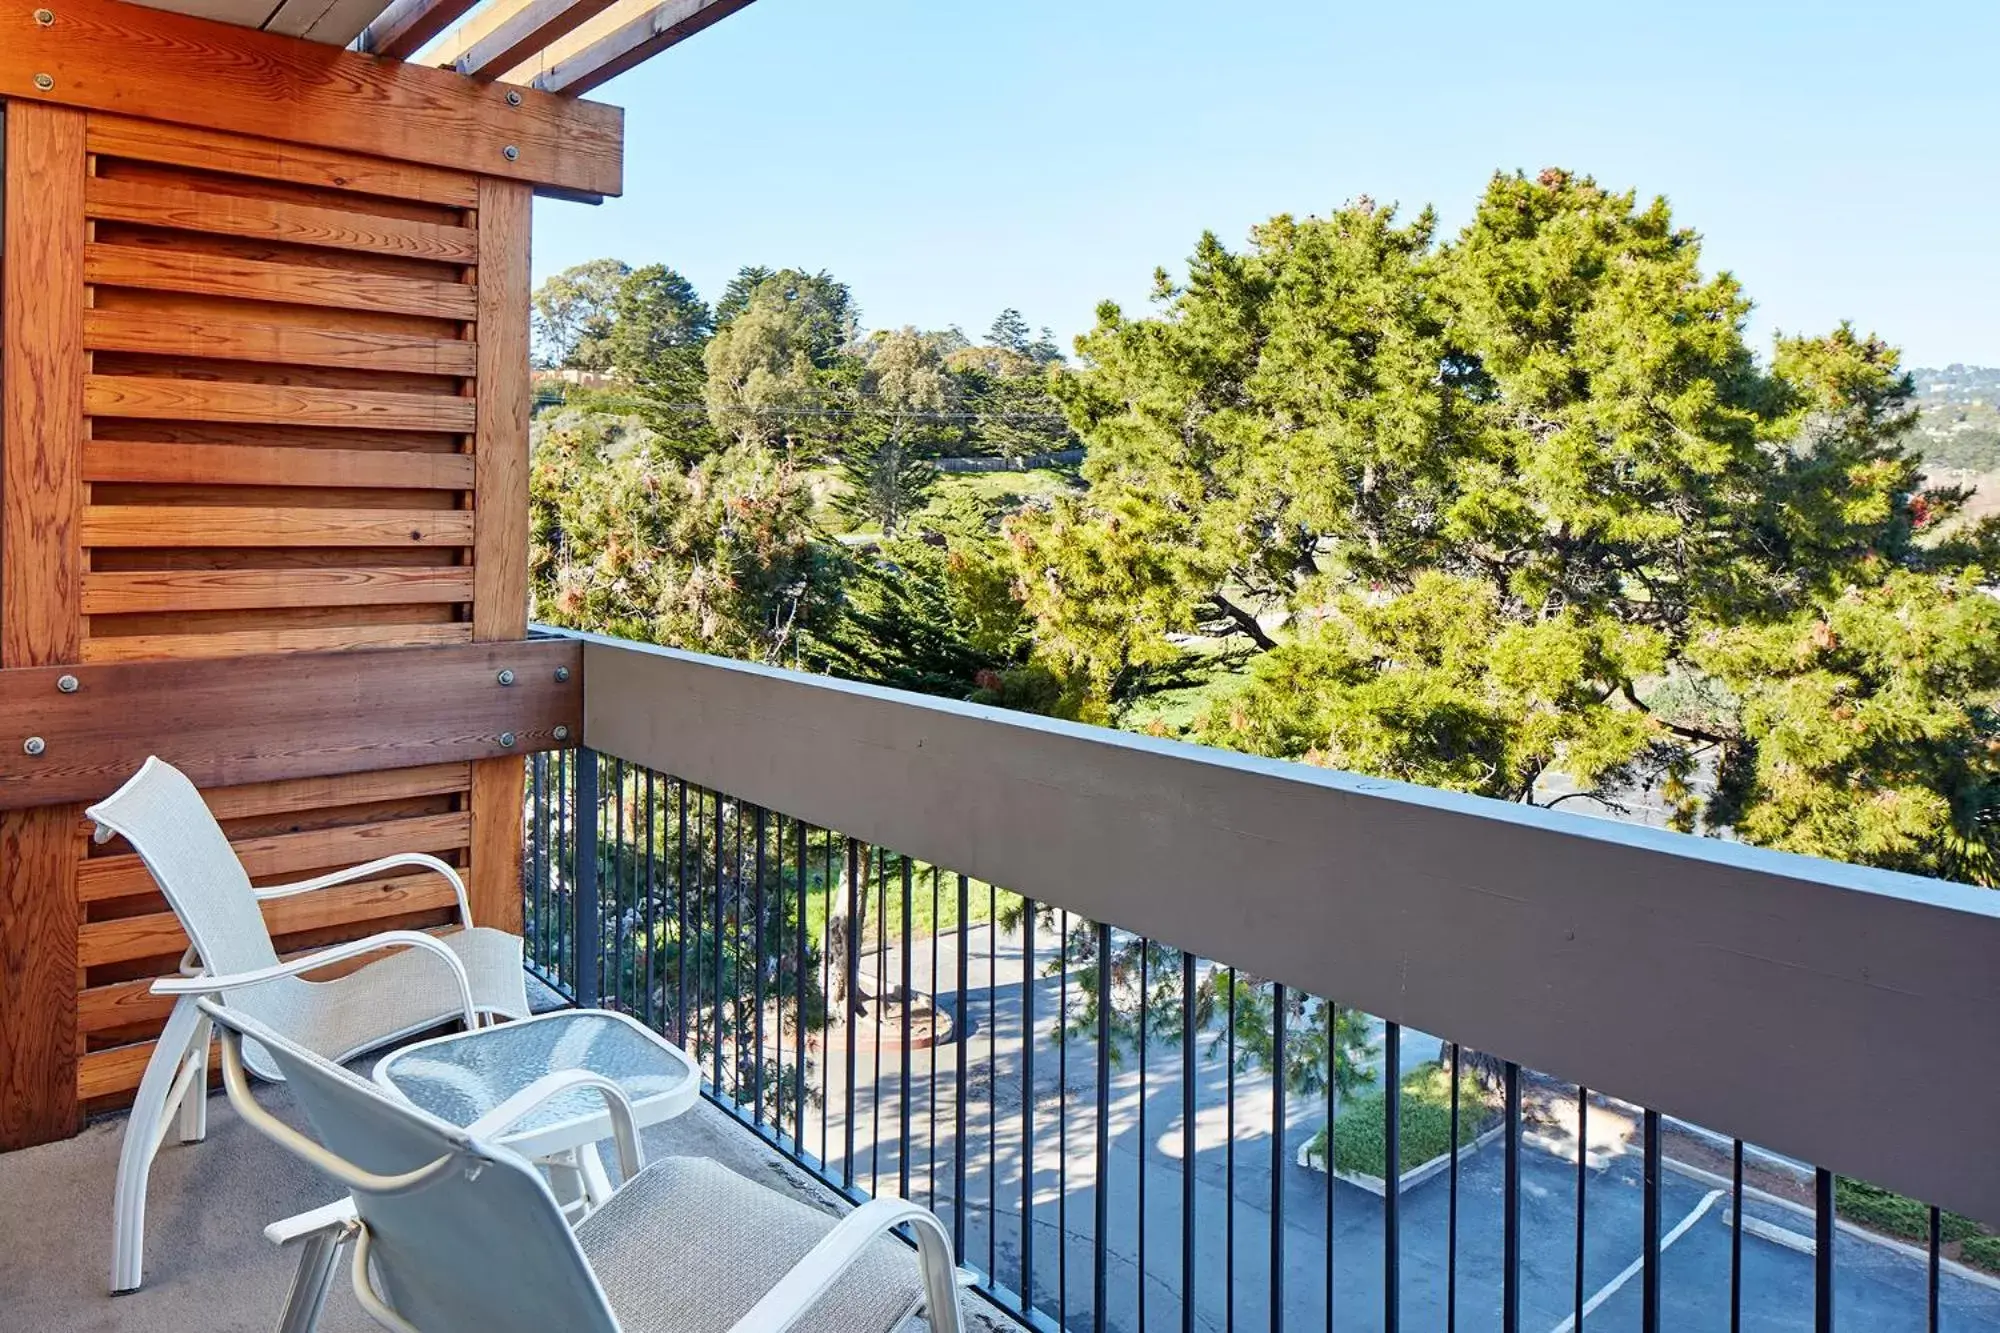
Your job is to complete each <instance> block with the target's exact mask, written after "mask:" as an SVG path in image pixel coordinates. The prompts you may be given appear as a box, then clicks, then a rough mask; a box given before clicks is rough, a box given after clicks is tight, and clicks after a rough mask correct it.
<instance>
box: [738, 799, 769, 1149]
mask: <svg viewBox="0 0 2000 1333" xmlns="http://www.w3.org/2000/svg"><path fill="white" fill-rule="evenodd" d="M751 820H752V828H753V836H755V838H756V839H757V850H756V852H755V853H754V854H753V856H752V861H751V864H752V867H753V869H752V871H751V873H752V874H753V875H754V876H755V877H756V878H755V880H754V881H753V883H752V886H751V890H750V892H751V895H752V896H751V906H750V916H751V922H750V1016H751V1017H750V1021H751V1030H752V1032H753V1033H755V1037H754V1039H753V1040H754V1041H755V1043H756V1044H755V1045H754V1046H753V1047H751V1054H750V1071H751V1072H750V1095H751V1096H752V1097H753V1098H755V1099H756V1105H755V1106H754V1107H753V1108H752V1109H751V1112H750V1123H751V1124H753V1125H756V1126H757V1127H758V1128H760V1129H761V1128H763V1125H764V842H765V833H766V831H767V825H766V820H765V817H764V807H763V806H761V805H760V806H758V807H757V811H756V813H755V814H754V815H752V816H751ZM738 831H739V832H741V828H740V826H739V828H738ZM736 991H737V993H738V994H739V995H740V994H742V992H743V983H742V981H741V980H739V981H738V982H737V983H736Z"/></svg>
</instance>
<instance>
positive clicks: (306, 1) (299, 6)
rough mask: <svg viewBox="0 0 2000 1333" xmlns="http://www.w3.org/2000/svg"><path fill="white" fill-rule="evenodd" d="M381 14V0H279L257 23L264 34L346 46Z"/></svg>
mask: <svg viewBox="0 0 2000 1333" xmlns="http://www.w3.org/2000/svg"><path fill="white" fill-rule="evenodd" d="M381 12H382V0H280V3H279V5H278V7H277V9H276V11H274V12H273V13H272V14H271V15H270V16H269V17H267V18H266V19H265V20H264V21H263V22H262V23H261V24H259V25H257V26H259V27H261V28H262V29H263V30H264V31H265V32H275V33H282V34H283V35H285V36H287V37H303V38H305V40H307V41H309V42H324V43H326V44H327V45H329V46H346V45H347V44H348V43H349V42H351V41H353V40H354V39H355V38H356V37H359V36H360V35H361V31H362V29H364V28H366V27H367V26H368V24H369V23H370V22H371V21H372V20H373V19H374V18H375V16H376V15H377V14H379V13H381Z"/></svg>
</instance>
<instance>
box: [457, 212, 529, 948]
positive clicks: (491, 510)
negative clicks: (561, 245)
mask: <svg viewBox="0 0 2000 1333" xmlns="http://www.w3.org/2000/svg"><path fill="white" fill-rule="evenodd" d="M530 204H531V200H530V199H529V196H528V192H527V191H526V190H525V189H523V188H522V187H521V186H519V185H516V184H513V183H511V182H506V181H495V180H483V181H481V182H480V187H479V252H480V256H481V259H480V267H479V347H480V354H479V355H480V366H479V378H478V382H477V384H476V386H475V399H474V401H475V402H476V403H477V404H478V415H477V425H476V428H475V434H474V436H473V447H472V456H473V459H474V460H475V462H476V464H477V467H478V495H479V511H478V512H479V519H478V522H477V524H476V525H475V531H474V544H473V569H474V571H475V574H474V596H473V603H472V626H473V636H474V637H475V638H477V639H481V640H506V639H518V638H520V637H521V636H522V635H524V634H526V633H527V629H528V415H529V403H528V376H527V373H526V366H527V364H528V296H529V267H528V256H529V237H530V217H529V214H530ZM526 791H527V769H526V766H525V764H524V763H523V761H522V760H520V759H518V758H506V759H489V760H484V761H482V762H480V763H478V764H475V765H473V771H472V799H471V804H472V829H473V850H472V879H471V882H470V885H469V889H470V893H471V899H472V919H473V920H474V921H477V922H479V923H480V924H482V925H488V926H494V927H497V928H499V929H502V930H511V931H519V930H520V929H521V916H522V905H521V855H522V827H523V821H522V815H521V806H522V801H523V799H524V798H525V795H526Z"/></svg>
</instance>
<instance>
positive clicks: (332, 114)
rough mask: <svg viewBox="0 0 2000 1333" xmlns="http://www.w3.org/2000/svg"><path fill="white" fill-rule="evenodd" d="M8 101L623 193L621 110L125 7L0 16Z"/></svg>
mask: <svg viewBox="0 0 2000 1333" xmlns="http://www.w3.org/2000/svg"><path fill="white" fill-rule="evenodd" d="M38 13H39V14H46V15H48V16H49V21H48V22H46V23H44V22H41V21H39V20H38V19H37V17H36V16H37V14H38ZM0 98H18V99H21V100H24V101H34V102H46V103H55V104H59V105H65V106H72V107H77V108H80V109H83V110H87V111H110V112H116V113H118V114H121V115H128V116H136V117H140V118H142V119H146V120H155V121H164V122H166V123H168V124H173V125H192V126H197V127H200V128H204V129H213V130H225V131H229V132H231V133H236V134H249V135H257V136H260V137H263V138H271V139H279V140H285V141H289V142H292V143H298V144H307V145H312V146H315V147H321V148H337V149H341V150H344V151H347V152H352V153H365V154H369V155H372V156H376V157H386V158H393V159H395V160H398V161H404V162H420V163H425V164H427V165H431V166H439V167H449V168H454V169H457V170H461V171H469V172H476V173H479V174H481V175H486V176H495V177H500V178H503V179H510V180H519V181H526V182H528V183H529V184H532V185H534V186H536V187H537V188H540V189H544V190H548V191H553V192H561V193H566V194H571V195H615V194H618V193H619V192H620V191H621V190H622V189H623V188H624V181H623V175H624V162H623V158H624V132H625V113H624V112H623V111H621V110H620V109H619V108H617V107H613V106H604V105H600V104H598V103H594V102H579V101H576V100H574V99H573V98H569V97H554V96H550V95H548V94H546V93H542V92H537V91H533V90H522V89H512V90H507V91H505V92H503V91H502V90H501V89H498V88H495V87H493V86H491V85H488V84H479V83H473V82H469V81H467V80H465V79H462V78H459V77H458V76H457V75H455V74H451V73H448V72H446V71H443V70H437V69H429V68H425V67H423V66H420V65H414V64H410V63H407V62H404V61H399V60H381V59H377V58H375V57H372V56H365V55H360V54H358V53H356V52H353V51H345V50H340V49H338V48H335V47H331V46H325V45H320V44H317V43H313V42H305V41H300V40H298V39H297V38H294V37H279V36H274V35H272V34H270V33H265V32H257V31H254V30H252V29H248V28H239V27H232V26H230V25H228V24H224V23H214V22H210V21H208V20H206V19H196V18H189V17H187V16H186V15H184V14H173V13H168V12H166V11H164V10H157V9H147V8H143V7H141V6H138V5H130V4H124V3H121V2H120V0H47V3H46V6H45V7H44V8H42V9H39V10H38V9H34V8H30V7H29V6H27V5H20V6H11V7H6V8H0ZM516 103H518V105H516Z"/></svg>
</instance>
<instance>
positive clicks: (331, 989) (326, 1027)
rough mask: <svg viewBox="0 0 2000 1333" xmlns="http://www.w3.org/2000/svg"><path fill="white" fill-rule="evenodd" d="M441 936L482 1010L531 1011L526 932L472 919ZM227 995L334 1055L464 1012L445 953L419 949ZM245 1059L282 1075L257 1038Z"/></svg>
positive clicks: (260, 1071) (261, 1072)
mask: <svg viewBox="0 0 2000 1333" xmlns="http://www.w3.org/2000/svg"><path fill="white" fill-rule="evenodd" d="M437 939H438V942H439V943H441V944H443V945H445V946H446V947H447V948H449V949H450V950H451V951H452V952H453V953H454V954H456V955H458V960H459V961H460V962H461V963H463V964H465V972H466V977H467V979H468V980H470V981H471V983H472V996H473V1000H474V1001H475V1003H476V1005H477V1007H478V1008H479V1009H480V1010H481V1011H482V1012H486V1013H495V1014H503V1015H505V1016H506V1017H508V1018H526V1017H528V1014H529V1008H528V993H527V985H526V981H525V978H526V975H527V974H526V973H525V972H524V971H522V954H521V937H520V936H518V935H510V934H508V933H507V932H506V931H504V930H489V929H487V928H486V927H484V926H471V927H468V928H466V929H464V930H455V931H452V932H451V933H450V934H448V935H439V936H438V937H437ZM229 1003H230V1004H231V1005H232V1006H235V1007H238V1008H241V1009H242V1010H243V1011H244V1012H245V1013H248V1014H250V1015H251V1016H253V1017H255V1018H256V1019H258V1020H259V1021H260V1022H262V1023H264V1024H266V1025H267V1026H269V1027H272V1028H275V1029H277V1030H278V1031H279V1032H282V1033H284V1034H285V1035H287V1036H289V1037H290V1038H292V1040H294V1041H296V1042H297V1043H298V1044H299V1045H301V1046H303V1047H305V1048H306V1049H307V1050H309V1051H311V1052H312V1053H313V1054H314V1055H320V1056H325V1057H326V1058H327V1059H329V1060H332V1061H335V1062H336V1063H341V1062H345V1061H347V1060H350V1059H352V1058H353V1057H354V1056H357V1055H359V1054H361V1053H362V1052H363V1051H370V1050H374V1049H376V1048H377V1047H381V1046H386V1045H389V1044H391V1043H393V1042H396V1041H400V1040H401V1039H402V1038H404V1037H408V1036H412V1035H414V1034H415V1033H419V1032H423V1031H426V1030H427V1029H430V1028H434V1027H438V1026H440V1025H442V1024H445V1023H450V1022H453V1021H454V1020H456V1019H458V1018H459V1017H460V1015H461V1014H462V1012H463V1009H462V1004H463V1002H462V1001H461V999H460V997H459V992H458V983H457V981H456V980H454V979H453V977H452V975H451V973H450V971H449V970H448V969H447V968H446V967H445V964H444V960H443V959H441V958H439V957H437V955H435V954H430V953H423V952H420V951H418V950H416V949H403V950H401V951H399V952H396V953H388V954H384V955H383V956H382V957H380V958H378V959H376V960H375V961H373V962H370V963H368V964H367V965H366V966H364V967H361V968H358V969H356V970H355V971H353V972H350V973H348V974H347V975H346V976H343V977H336V978H334V979H333V980H331V981H306V980H303V979H301V978H298V977H282V978H280V979H278V980H276V981H272V982H269V983H267V984H265V985H262V986H255V987H248V988H246V989H244V990H241V991H238V992H236V993H235V994H234V995H232V996H230V998H229ZM243 1062H244V1063H245V1064H247V1065H248V1066H249V1067H250V1068H251V1069H252V1070H253V1071H255V1073H256V1074H257V1076H258V1077H259V1078H265V1079H271V1080H273V1081H278V1080H281V1079H283V1077H284V1075H283V1073H282V1072H280V1070H279V1069H278V1066H277V1065H276V1063H274V1062H273V1061H272V1060H271V1058H270V1057H269V1056H268V1055H267V1054H265V1052H264V1049H263V1048H262V1047H261V1046H259V1045H257V1043H256V1042H254V1041H252V1042H246V1043H244V1047H243Z"/></svg>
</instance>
